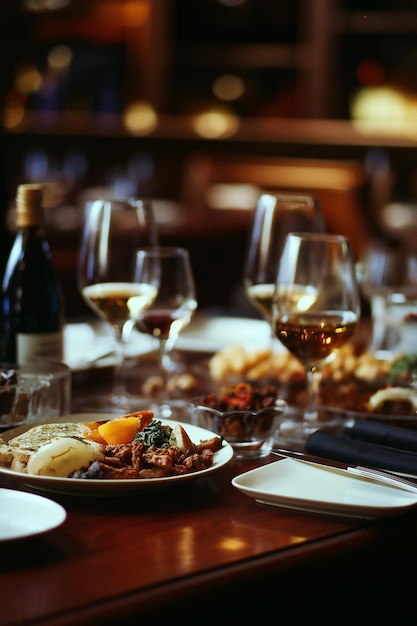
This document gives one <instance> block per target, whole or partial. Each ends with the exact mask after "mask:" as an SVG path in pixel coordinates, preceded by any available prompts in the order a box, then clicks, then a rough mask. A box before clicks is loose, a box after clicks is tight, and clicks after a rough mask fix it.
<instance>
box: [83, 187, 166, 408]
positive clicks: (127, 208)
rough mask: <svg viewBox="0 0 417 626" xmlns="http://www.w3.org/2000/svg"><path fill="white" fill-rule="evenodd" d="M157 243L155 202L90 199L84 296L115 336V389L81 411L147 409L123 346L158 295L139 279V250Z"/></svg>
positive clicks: (85, 231) (85, 233) (86, 212)
mask: <svg viewBox="0 0 417 626" xmlns="http://www.w3.org/2000/svg"><path fill="white" fill-rule="evenodd" d="M157 243H158V236H157V228H156V222H155V217H154V210H153V204H152V201H151V200H149V199H141V198H129V199H123V200H122V199H115V198H102V199H94V200H90V201H87V202H86V205H85V209H84V223H83V232H82V239H81V246H80V251H79V259H78V260H79V265H78V280H79V288H80V290H81V294H82V296H83V298H84V300H85V301H86V303H87V304H88V305H89V307H90V308H91V309H92V310H93V311H94V313H95V314H96V315H97V316H98V317H99V318H101V319H102V320H104V321H106V322H107V323H108V324H110V325H111V327H112V329H113V331H114V335H115V338H116V345H117V361H116V364H115V379H114V388H113V389H112V391H111V392H110V393H109V394H108V395H104V396H100V397H96V398H89V399H88V400H87V399H86V400H85V401H81V402H85V404H84V406H82V407H81V408H83V410H97V411H107V412H112V413H121V412H122V413H126V412H129V411H134V410H140V409H142V408H147V407H146V406H145V402H146V401H145V399H144V398H141V397H139V396H135V395H133V394H130V393H128V391H127V385H126V378H125V366H126V358H125V348H126V342H127V340H128V337H129V335H130V331H131V330H132V329H133V326H134V324H133V322H132V312H135V314H137V313H138V311H140V310H141V309H142V308H144V307H146V306H147V305H148V304H149V303H150V302H151V301H152V299H153V298H154V297H155V295H156V287H155V286H154V284H153V283H152V282H151V281H150V280H148V281H147V283H146V284H141V283H140V282H138V281H137V280H136V278H135V270H136V253H137V250H138V249H139V248H141V247H143V246H149V247H150V249H152V248H153V247H155V246H156V245H157Z"/></svg>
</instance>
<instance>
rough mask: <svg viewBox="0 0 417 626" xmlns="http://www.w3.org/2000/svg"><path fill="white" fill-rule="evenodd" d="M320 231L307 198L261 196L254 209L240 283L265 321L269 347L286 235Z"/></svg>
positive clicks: (315, 208)
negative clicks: (273, 307) (280, 263)
mask: <svg viewBox="0 0 417 626" xmlns="http://www.w3.org/2000/svg"><path fill="white" fill-rule="evenodd" d="M292 231H298V232H310V231H311V232H324V231H325V223H324V219H323V215H322V212H321V208H320V205H319V202H318V200H317V199H316V198H315V197H314V196H311V195H301V194H291V193H276V194H272V193H262V194H261V195H260V196H259V198H258V202H257V205H256V207H255V211H254V215H253V222H252V226H251V229H250V233H249V241H248V247H247V253H246V261H245V267H244V275H243V284H244V291H245V294H246V297H247V298H248V300H249V301H250V302H251V303H252V304H253V305H254V307H255V308H256V309H257V311H258V313H260V315H261V316H262V317H263V318H264V319H265V320H266V321H267V322H268V324H269V327H270V330H271V347H272V344H273V341H274V338H275V333H274V332H273V329H272V298H273V294H274V291H275V280H276V275H277V269H278V262H279V259H280V256H281V252H282V248H283V245H284V241H285V237H286V236H287V234H288V233H289V232H292Z"/></svg>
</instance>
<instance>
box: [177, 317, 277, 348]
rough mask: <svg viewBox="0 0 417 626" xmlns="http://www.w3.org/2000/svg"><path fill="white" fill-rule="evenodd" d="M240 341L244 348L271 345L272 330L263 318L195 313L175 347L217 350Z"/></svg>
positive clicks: (268, 346)
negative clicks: (210, 315)
mask: <svg viewBox="0 0 417 626" xmlns="http://www.w3.org/2000/svg"><path fill="white" fill-rule="evenodd" d="M230 344H239V345H241V346H243V347H244V348H246V349H247V350H261V349H263V348H270V347H271V329H270V326H269V324H267V322H266V321H264V320H257V319H247V318H243V317H242V318H241V317H209V316H205V315H202V314H201V315H197V316H196V317H195V318H194V319H193V320H192V321H191V323H190V325H189V326H187V328H184V330H183V331H182V332H181V334H180V336H179V337H178V339H177V341H176V343H175V348H176V349H178V350H187V351H190V352H191V351H194V352H217V351H218V350H221V349H222V348H224V347H225V346H227V345H230Z"/></svg>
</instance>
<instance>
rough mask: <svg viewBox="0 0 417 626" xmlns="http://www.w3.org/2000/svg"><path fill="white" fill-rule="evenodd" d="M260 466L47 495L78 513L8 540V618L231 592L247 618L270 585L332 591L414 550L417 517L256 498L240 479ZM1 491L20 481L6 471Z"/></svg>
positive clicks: (119, 617) (81, 615) (98, 617)
mask: <svg viewBox="0 0 417 626" xmlns="http://www.w3.org/2000/svg"><path fill="white" fill-rule="evenodd" d="M275 458H276V457H272V458H267V459H266V460H265V461H263V462H270V461H271V460H275ZM261 463H262V462H256V463H255V462H252V463H249V462H246V461H245V462H242V461H235V460H232V461H231V462H230V464H228V465H227V466H225V467H223V468H221V469H219V470H218V471H217V472H213V473H212V474H210V475H208V476H207V477H202V478H198V479H196V480H195V481H194V480H193V481H187V482H184V483H183V484H180V485H177V486H173V487H172V488H170V489H167V490H163V491H155V492H149V493H146V494H144V493H142V494H139V493H138V494H137V495H136V494H135V495H125V496H121V497H105V498H101V497H91V496H88V497H86V496H58V495H53V494H48V496H49V497H50V498H52V499H53V500H55V501H57V502H59V503H61V504H62V505H63V506H64V507H65V509H66V510H67V513H68V517H67V520H66V521H65V522H64V524H63V525H62V526H61V527H59V528H57V529H55V530H53V531H52V532H49V533H46V534H44V535H39V536H37V537H33V538H27V539H23V540H19V541H15V542H5V543H4V544H3V545H2V546H1V549H0V555H1V557H0V597H1V601H0V624H31V625H32V624H38V623H39V624H45V625H46V624H51V625H54V626H58V625H60V624H77V625H78V624H84V623H86V624H87V623H88V624H95V623H114V624H122V623H124V621H123V620H128V619H129V618H130V617H132V616H142V617H144V616H149V615H152V614H154V613H155V611H156V610H158V611H162V612H163V613H165V612H166V611H168V612H169V613H170V614H171V612H172V611H173V610H174V607H176V606H177V605H178V606H180V607H181V606H185V607H189V608H190V610H196V611H200V610H201V607H205V606H210V605H213V603H214V604H215V605H216V606H218V607H219V606H220V603H221V602H223V603H226V601H227V600H228V599H230V602H232V604H233V603H238V602H240V603H241V607H240V611H242V610H243V615H248V614H249V613H250V611H254V612H256V614H258V608H259V602H257V601H255V600H256V598H257V597H259V594H261V596H262V595H263V592H265V591H266V593H267V595H269V594H270V593H272V594H273V591H272V592H271V591H270V590H269V587H270V586H271V584H272V583H271V581H274V583H273V587H276V588H277V589H278V588H279V587H280V586H281V588H282V589H283V590H284V589H286V592H285V594H286V596H287V597H290V589H289V588H288V589H287V586H288V585H289V581H293V579H294V577H295V578H296V579H297V580H298V579H300V580H303V579H306V578H307V580H308V578H309V576H310V575H311V576H312V577H313V578H312V582H310V583H309V585H311V589H312V588H313V586H314V588H315V587H316V584H315V582H314V581H315V577H316V576H317V575H319V576H322V577H324V578H323V579H322V580H323V581H324V580H326V581H327V582H326V585H327V586H329V587H330V588H332V586H333V585H334V583H332V579H333V576H336V577H337V578H339V579H340V575H341V569H342V571H344V573H345V574H346V576H349V572H350V571H351V569H352V567H353V568H355V571H356V576H358V574H360V571H361V568H363V567H366V569H367V570H368V572H369V571H370V570H372V571H374V569H375V564H374V565H371V563H373V560H374V559H375V558H376V557H377V558H378V559H381V556H382V555H383V559H382V560H383V562H384V567H389V563H390V561H391V560H393V559H394V560H395V562H397V560H399V561H401V558H404V554H405V553H406V554H407V553H408V557H407V558H410V556H411V554H415V552H416V550H417V533H416V532H415V531H413V529H414V528H416V522H417V515H416V514H414V513H408V514H407V515H403V516H401V517H399V518H395V519H390V520H383V521H379V522H369V521H361V520H358V519H343V518H331V517H326V516H319V515H313V514H308V513H301V512H296V511H290V510H281V509H278V508H276V507H273V506H265V505H260V504H257V503H256V502H255V501H254V500H252V499H250V498H248V497H247V496H245V495H243V494H241V493H240V492H239V491H238V490H237V489H235V488H234V487H233V486H232V485H231V482H230V481H231V479H232V477H233V476H235V475H237V474H239V473H241V472H242V471H246V470H247V469H249V468H251V467H255V466H257V465H260V464H261ZM0 486H2V487H4V486H6V487H16V485H13V484H10V483H9V482H8V481H7V480H5V479H4V478H2V479H0ZM406 538H407V539H406ZM402 543H403V544H404V545H401V544H402ZM394 545H395V550H394V553H393V554H391V552H392V548H393V547H394ZM393 567H394V565H393ZM316 580H317V579H316ZM338 584H339V583H338ZM340 584H341V585H342V588H343V586H344V585H345V584H346V581H344V582H343V583H340ZM248 589H249V590H250V592H251V593H250V594H249V596H250V597H248ZM307 589H308V588H307ZM337 589H338V587H337ZM6 590H7V591H6ZM236 598H238V599H236ZM239 598H240V600H239ZM271 600H272V598H271ZM245 606H246V610H244V607H245ZM191 607H192V608H191ZM196 607H197V608H196ZM198 607H200V608H198ZM257 607H258V608H257ZM265 609H266V607H265V606H264V607H263V610H265ZM261 613H262V611H261ZM203 618H204V615H203ZM126 623H130V622H128V621H126ZM132 623H133V622H132ZM200 623H201V622H200ZM203 623H206V622H204V621H203Z"/></svg>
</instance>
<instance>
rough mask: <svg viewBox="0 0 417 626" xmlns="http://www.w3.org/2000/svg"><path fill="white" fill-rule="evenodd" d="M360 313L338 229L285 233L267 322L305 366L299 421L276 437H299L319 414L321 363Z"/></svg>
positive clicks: (351, 265)
mask: <svg viewBox="0 0 417 626" xmlns="http://www.w3.org/2000/svg"><path fill="white" fill-rule="evenodd" d="M359 318H360V295H359V287H358V284H357V280H356V274H355V262H354V258H353V254H352V249H351V245H350V241H349V240H348V239H347V238H346V237H343V236H341V235H331V234H323V233H290V234H288V235H287V237H286V240H285V243H284V247H283V250H282V254H281V258H280V261H279V268H278V273H277V278H276V289H275V294H274V298H273V320H272V325H273V329H274V332H275V336H276V337H277V338H278V339H279V340H280V341H281V343H282V344H283V345H284V346H285V347H286V348H287V349H288V350H289V351H290V352H291V353H292V354H293V355H294V356H295V357H296V358H297V359H299V360H300V361H301V363H302V364H303V366H304V367H305V371H306V379H307V402H306V406H305V409H304V414H303V418H302V420H301V423H298V424H297V425H296V426H295V427H294V428H293V431H292V432H289V433H280V439H281V438H287V439H292V440H293V441H295V442H297V441H298V442H301V443H302V442H305V440H306V439H307V438H308V436H309V435H310V434H311V433H312V432H314V431H315V430H317V429H318V428H321V427H323V428H330V427H333V426H332V425H331V421H332V420H331V419H330V418H329V419H328V423H325V422H326V418H323V419H322V420H321V418H320V414H319V406H318V399H319V390H320V383H321V379H322V366H323V364H324V363H325V362H326V361H329V360H330V359H331V358H332V356H333V355H334V353H335V351H336V350H337V349H338V348H341V347H342V346H344V345H345V344H346V343H347V342H348V341H349V340H350V339H351V338H352V336H353V334H354V332H355V330H356V328H357V326H358V323H359Z"/></svg>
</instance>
